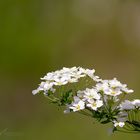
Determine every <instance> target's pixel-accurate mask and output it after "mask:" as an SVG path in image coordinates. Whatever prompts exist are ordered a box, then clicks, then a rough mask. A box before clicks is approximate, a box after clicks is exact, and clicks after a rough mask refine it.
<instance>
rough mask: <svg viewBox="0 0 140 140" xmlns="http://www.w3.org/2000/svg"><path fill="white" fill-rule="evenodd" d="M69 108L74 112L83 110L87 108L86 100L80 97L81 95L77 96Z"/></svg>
mask: <svg viewBox="0 0 140 140" xmlns="http://www.w3.org/2000/svg"><path fill="white" fill-rule="evenodd" d="M69 108H70V109H72V110H73V112H76V111H79V110H83V109H85V102H84V101H82V100H81V99H79V97H77V96H75V97H74V102H73V103H72V104H71V106H70V107H69Z"/></svg>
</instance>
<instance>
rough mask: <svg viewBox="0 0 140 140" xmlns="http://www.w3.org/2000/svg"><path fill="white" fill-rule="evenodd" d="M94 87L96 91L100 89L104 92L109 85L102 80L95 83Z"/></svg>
mask: <svg viewBox="0 0 140 140" xmlns="http://www.w3.org/2000/svg"><path fill="white" fill-rule="evenodd" d="M96 89H97V91H99V92H100V91H101V92H105V91H108V89H109V85H108V83H107V81H103V83H97V84H96Z"/></svg>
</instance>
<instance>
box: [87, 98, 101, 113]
mask: <svg viewBox="0 0 140 140" xmlns="http://www.w3.org/2000/svg"><path fill="white" fill-rule="evenodd" d="M102 105H103V101H102V100H96V101H95V100H89V103H88V104H87V107H90V108H91V109H93V110H95V111H96V110H97V109H98V108H100V107H101V106H102Z"/></svg>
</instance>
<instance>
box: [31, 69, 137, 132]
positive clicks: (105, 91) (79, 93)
mask: <svg viewBox="0 0 140 140" xmlns="http://www.w3.org/2000/svg"><path fill="white" fill-rule="evenodd" d="M41 80H42V82H41V83H40V85H39V87H38V88H37V89H36V90H33V92H32V93H33V94H34V95H35V94H37V93H43V94H44V95H45V96H46V97H47V98H48V99H49V100H50V101H51V102H52V103H55V104H57V105H58V106H66V109H65V110H64V113H70V112H78V113H80V114H83V115H86V116H89V117H92V118H94V119H96V120H97V121H98V122H100V123H101V124H106V123H112V124H113V129H112V132H115V131H120V132H128V133H139V132H140V100H139V99H136V100H133V101H129V100H125V97H126V96H127V95H129V94H131V93H133V90H132V89H128V87H127V85H126V84H122V83H121V82H120V81H118V80H117V79H116V78H114V79H112V80H102V79H100V78H99V77H98V76H96V75H95V70H94V69H92V70H90V69H84V68H82V67H72V68H63V69H61V70H57V71H55V72H51V73H47V75H45V76H44V77H43V78H41Z"/></svg>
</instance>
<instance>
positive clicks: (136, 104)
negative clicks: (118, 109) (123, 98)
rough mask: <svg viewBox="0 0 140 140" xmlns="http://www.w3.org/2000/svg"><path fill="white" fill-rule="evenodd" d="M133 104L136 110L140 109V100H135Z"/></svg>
mask: <svg viewBox="0 0 140 140" xmlns="http://www.w3.org/2000/svg"><path fill="white" fill-rule="evenodd" d="M132 104H133V105H134V106H135V107H136V108H140V100H139V99H135V100H134V101H132Z"/></svg>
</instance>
